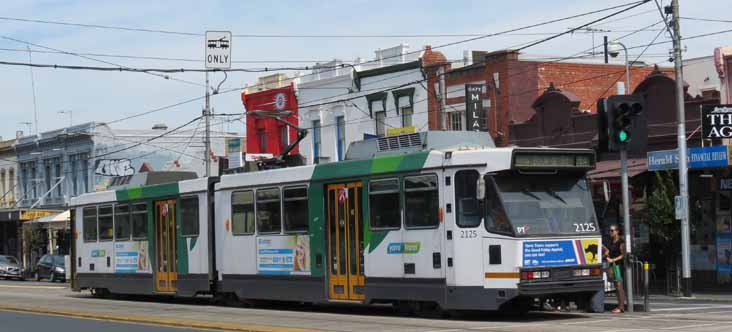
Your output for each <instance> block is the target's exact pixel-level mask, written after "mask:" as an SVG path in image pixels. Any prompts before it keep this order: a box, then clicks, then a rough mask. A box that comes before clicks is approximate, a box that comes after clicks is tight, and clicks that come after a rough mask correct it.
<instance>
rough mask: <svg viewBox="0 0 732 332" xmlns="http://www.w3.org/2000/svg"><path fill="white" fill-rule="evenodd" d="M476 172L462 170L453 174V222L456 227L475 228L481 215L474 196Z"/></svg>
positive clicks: (476, 184)
mask: <svg viewBox="0 0 732 332" xmlns="http://www.w3.org/2000/svg"><path fill="white" fill-rule="evenodd" d="M479 177H480V174H479V173H478V171H476V170H462V171H458V172H457V173H455V208H456V210H457V211H456V213H455V222H456V223H457V225H458V227H477V226H478V225H480V217H481V215H482V213H481V208H480V203H479V200H478V198H477V197H476V196H475V195H476V190H477V187H478V178H479Z"/></svg>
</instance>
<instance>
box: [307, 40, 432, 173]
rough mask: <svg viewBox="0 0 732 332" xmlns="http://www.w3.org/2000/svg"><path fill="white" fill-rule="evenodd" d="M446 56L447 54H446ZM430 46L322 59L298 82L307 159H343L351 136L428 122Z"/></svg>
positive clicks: (368, 135)
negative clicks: (348, 61) (346, 58)
mask: <svg viewBox="0 0 732 332" xmlns="http://www.w3.org/2000/svg"><path fill="white" fill-rule="evenodd" d="M442 59H443V60H444V56H443V57H442ZM429 60H430V59H428V58H425V50H420V51H416V52H413V51H410V48H409V46H408V45H405V44H401V45H398V46H396V47H392V48H387V49H380V50H377V51H375V57H374V59H373V60H371V61H364V60H361V59H360V58H359V59H356V60H355V61H354V63H353V65H345V64H344V63H343V62H342V61H340V60H334V61H332V62H329V63H324V64H319V65H318V66H316V67H315V69H313V71H312V72H311V73H310V74H308V75H304V76H302V77H300V83H299V84H298V86H297V89H298V100H299V108H300V118H299V120H300V124H301V126H302V127H303V128H306V129H307V130H308V136H307V137H306V138H305V139H304V140H303V141H302V142H301V143H300V153H301V154H302V155H303V157H305V159H306V160H307V163H309V164H311V163H324V162H333V161H340V160H344V159H345V157H346V152H347V150H348V146H349V145H350V143H351V142H354V141H360V140H363V139H368V138H375V137H383V136H388V135H394V134H399V133H411V132H418V131H425V130H427V128H428V117H429V114H428V112H429V110H428V102H427V100H428V95H427V86H426V84H425V82H424V81H425V78H426V76H425V74H424V68H425V66H426V65H429V62H428V61H429Z"/></svg>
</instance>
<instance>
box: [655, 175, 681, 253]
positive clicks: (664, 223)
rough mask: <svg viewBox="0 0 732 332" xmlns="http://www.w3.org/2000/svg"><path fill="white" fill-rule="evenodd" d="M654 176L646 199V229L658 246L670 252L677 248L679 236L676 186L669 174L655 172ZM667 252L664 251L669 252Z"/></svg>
mask: <svg viewBox="0 0 732 332" xmlns="http://www.w3.org/2000/svg"><path fill="white" fill-rule="evenodd" d="M654 175H655V180H656V181H655V185H654V190H653V192H652V193H651V195H650V196H649V198H648V228H649V230H650V233H651V235H652V236H653V237H655V238H656V239H657V240H658V242H657V243H658V244H659V245H661V246H662V247H663V248H664V249H667V250H672V249H675V248H677V247H678V244H679V241H677V240H678V238H679V236H680V228H679V222H678V221H677V220H676V212H675V211H676V209H675V207H674V197H675V196H676V195H677V191H676V184H675V183H674V180H673V177H672V175H671V174H670V173H669V172H655V174H654ZM667 250H664V251H666V252H669V251H667ZM671 252H673V251H671Z"/></svg>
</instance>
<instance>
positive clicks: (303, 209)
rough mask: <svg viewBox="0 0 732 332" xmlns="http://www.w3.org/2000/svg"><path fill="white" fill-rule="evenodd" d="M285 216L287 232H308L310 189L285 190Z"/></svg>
mask: <svg viewBox="0 0 732 332" xmlns="http://www.w3.org/2000/svg"><path fill="white" fill-rule="evenodd" d="M283 194H284V215H285V232H307V231H308V228H309V227H308V220H309V216H308V188H307V187H295V188H285V189H284V190H283Z"/></svg>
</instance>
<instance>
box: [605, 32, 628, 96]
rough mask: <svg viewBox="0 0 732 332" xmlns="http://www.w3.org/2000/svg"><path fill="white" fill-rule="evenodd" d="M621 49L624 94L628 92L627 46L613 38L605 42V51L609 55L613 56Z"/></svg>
mask: <svg viewBox="0 0 732 332" xmlns="http://www.w3.org/2000/svg"><path fill="white" fill-rule="evenodd" d="M621 49H622V50H623V52H625V94H626V95H629V94H630V93H629V92H630V62H628V48H627V47H625V45H623V43H621V42H619V41H617V40H615V41H611V42H609V43H607V53H608V54H610V56H611V57H613V58H615V57H617V56H618V54H620V50H621Z"/></svg>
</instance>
